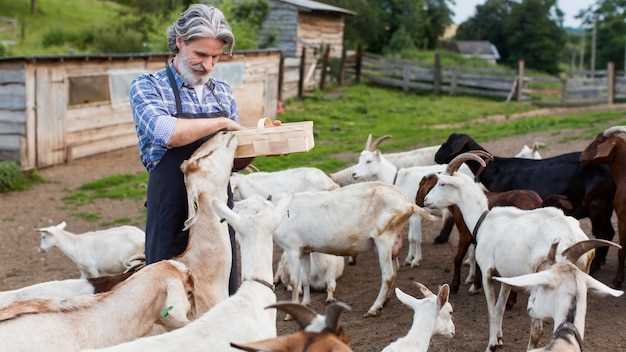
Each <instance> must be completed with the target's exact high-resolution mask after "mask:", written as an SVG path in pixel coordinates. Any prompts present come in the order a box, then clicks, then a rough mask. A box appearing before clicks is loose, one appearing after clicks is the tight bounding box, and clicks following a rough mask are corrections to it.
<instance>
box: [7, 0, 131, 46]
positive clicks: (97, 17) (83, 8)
mask: <svg viewBox="0 0 626 352" xmlns="http://www.w3.org/2000/svg"><path fill="white" fill-rule="evenodd" d="M37 7H38V10H37V12H36V13H35V14H34V15H31V13H30V0H11V1H0V13H1V14H2V15H3V16H9V17H13V18H16V19H18V21H19V22H20V23H21V24H20V27H21V26H23V29H24V40H20V33H17V35H18V38H17V39H18V44H17V45H15V46H11V47H9V48H8V49H9V53H10V55H13V56H14V55H35V54H50V53H67V52H72V51H75V50H76V49H75V48H72V47H69V46H51V47H48V48H44V47H43V46H42V40H43V38H44V36H45V35H46V33H48V32H50V31H53V30H63V32H65V33H70V34H75V35H77V34H80V33H83V32H85V31H88V30H90V29H93V28H98V27H102V26H104V25H106V24H107V23H109V24H110V23H112V22H114V21H115V20H116V19H117V18H119V11H124V6H122V5H119V4H117V3H114V2H112V1H103V0H74V1H67V0H38V1H37ZM22 23H23V25H22ZM19 31H21V29H18V32H19Z"/></svg>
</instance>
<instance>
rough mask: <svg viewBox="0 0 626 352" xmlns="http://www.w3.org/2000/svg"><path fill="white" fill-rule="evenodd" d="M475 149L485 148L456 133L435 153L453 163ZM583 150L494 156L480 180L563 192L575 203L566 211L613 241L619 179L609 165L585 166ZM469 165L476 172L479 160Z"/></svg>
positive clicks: (495, 186) (498, 186) (493, 186)
mask: <svg viewBox="0 0 626 352" xmlns="http://www.w3.org/2000/svg"><path fill="white" fill-rule="evenodd" d="M471 150H485V148H483V147H482V146H480V145H479V144H478V143H476V141H474V140H473V139H472V138H471V137H470V136H468V135H466V134H460V133H453V134H451V135H450V136H449V137H448V139H447V140H446V142H445V143H443V144H442V145H441V147H440V148H439V150H438V151H437V153H436V154H435V161H436V162H437V163H439V164H445V163H449V162H450V161H451V160H452V159H454V158H455V157H456V156H457V155H459V154H461V153H466V152H469V151H471ZM485 151H486V150H485ZM580 154H581V153H580V152H574V153H568V154H563V155H559V156H555V157H552V158H546V159H541V160H533V159H522V158H501V157H494V159H493V160H491V161H490V162H489V163H488V164H487V167H486V168H485V169H484V170H483V171H482V172H480V174H479V175H478V180H479V181H480V182H482V184H483V185H485V187H487V189H488V190H489V191H491V192H505V191H511V190H516V189H526V190H531V191H535V192H537V193H538V194H539V196H541V197H542V198H543V197H547V196H551V195H563V196H565V197H566V199H567V200H569V202H571V205H572V209H571V211H566V213H568V215H571V216H574V217H575V218H577V219H581V218H585V217H588V218H589V219H590V220H591V225H592V233H593V234H594V235H595V236H596V237H598V238H601V239H606V240H609V241H610V240H612V239H613V235H614V234H615V231H614V230H613V226H612V225H611V215H612V213H613V204H612V202H613V196H614V194H615V183H614V182H613V179H612V177H611V173H610V170H609V168H608V167H607V166H606V165H589V166H583V165H581V163H580V162H579V160H580ZM468 166H469V167H470V168H471V169H472V171H473V172H474V174H476V173H477V172H478V171H479V165H477V164H475V163H470V164H469V165H468ZM440 240H441V239H440ZM607 251H608V248H607V247H603V248H600V249H597V254H598V255H597V256H596V258H595V259H594V262H593V264H592V267H591V271H592V272H595V271H597V270H598V269H599V268H600V266H601V265H602V264H604V262H605V261H606V254H607Z"/></svg>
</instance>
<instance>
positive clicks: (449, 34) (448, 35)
mask: <svg viewBox="0 0 626 352" xmlns="http://www.w3.org/2000/svg"><path fill="white" fill-rule="evenodd" d="M458 29H459V25H458V24H451V25H449V26H448V27H446V29H445V30H444V31H443V34H442V35H441V37H439V39H441V40H450V39H452V38H454V36H455V35H456V32H457V30H458Z"/></svg>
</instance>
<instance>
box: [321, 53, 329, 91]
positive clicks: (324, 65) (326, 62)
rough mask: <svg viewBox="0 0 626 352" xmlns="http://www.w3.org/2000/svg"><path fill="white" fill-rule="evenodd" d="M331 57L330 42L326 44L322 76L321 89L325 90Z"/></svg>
mask: <svg viewBox="0 0 626 352" xmlns="http://www.w3.org/2000/svg"><path fill="white" fill-rule="evenodd" d="M329 59H330V44H329V45H326V50H324V58H323V59H322V78H321V79H320V90H324V86H325V85H326V71H328V61H329Z"/></svg>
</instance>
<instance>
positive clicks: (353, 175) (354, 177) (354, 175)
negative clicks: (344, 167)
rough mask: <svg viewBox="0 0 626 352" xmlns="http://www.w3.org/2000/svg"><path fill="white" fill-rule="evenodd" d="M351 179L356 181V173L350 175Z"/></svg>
mask: <svg viewBox="0 0 626 352" xmlns="http://www.w3.org/2000/svg"><path fill="white" fill-rule="evenodd" d="M352 178H353V179H355V180H356V179H357V175H356V172H353V173H352Z"/></svg>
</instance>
